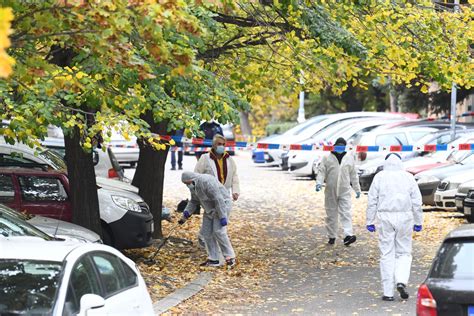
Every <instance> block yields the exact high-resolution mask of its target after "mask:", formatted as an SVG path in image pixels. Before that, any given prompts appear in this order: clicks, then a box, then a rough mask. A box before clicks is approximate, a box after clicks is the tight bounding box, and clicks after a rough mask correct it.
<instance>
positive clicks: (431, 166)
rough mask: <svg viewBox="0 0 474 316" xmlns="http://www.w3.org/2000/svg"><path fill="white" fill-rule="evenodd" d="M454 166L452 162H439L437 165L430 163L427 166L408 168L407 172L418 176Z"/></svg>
mask: <svg viewBox="0 0 474 316" xmlns="http://www.w3.org/2000/svg"><path fill="white" fill-rule="evenodd" d="M449 165H452V163H450V162H437V163H430V164H425V165H419V166H415V167H411V168H406V169H405V170H406V171H408V172H410V173H411V174H418V173H420V172H424V171H429V170H431V169H435V168H438V167H443V166H449Z"/></svg>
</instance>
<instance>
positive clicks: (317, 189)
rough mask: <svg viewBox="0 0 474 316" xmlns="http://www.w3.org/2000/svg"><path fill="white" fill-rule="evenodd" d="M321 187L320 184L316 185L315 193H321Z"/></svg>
mask: <svg viewBox="0 0 474 316" xmlns="http://www.w3.org/2000/svg"><path fill="white" fill-rule="evenodd" d="M321 187H322V186H321V185H320V184H316V192H319V191H321Z"/></svg>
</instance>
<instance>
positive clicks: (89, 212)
mask: <svg viewBox="0 0 474 316" xmlns="http://www.w3.org/2000/svg"><path fill="white" fill-rule="evenodd" d="M64 145H65V148H66V164H67V170H68V177H69V187H70V190H71V192H70V198H71V201H72V214H73V215H72V221H73V222H74V223H75V224H78V225H80V226H83V227H86V228H88V229H90V230H92V231H95V232H96V233H98V234H99V235H102V229H101V224H100V213H99V199H98V197H97V183H96V180H95V171H94V162H93V159H92V152H90V153H88V152H85V151H84V149H83V148H82V147H81V144H80V135H79V129H78V128H77V127H75V128H74V131H73V132H71V133H68V134H65V135H64Z"/></svg>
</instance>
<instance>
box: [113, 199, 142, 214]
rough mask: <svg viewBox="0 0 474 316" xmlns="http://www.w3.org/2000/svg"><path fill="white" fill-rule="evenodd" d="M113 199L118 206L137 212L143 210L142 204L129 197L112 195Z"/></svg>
mask: <svg viewBox="0 0 474 316" xmlns="http://www.w3.org/2000/svg"><path fill="white" fill-rule="evenodd" d="M112 201H114V203H115V205H117V206H118V207H121V208H124V209H126V210H128V211H132V212H137V213H141V211H142V209H141V207H140V205H138V203H137V202H135V201H134V200H132V199H130V198H128V197H124V196H118V195H112Z"/></svg>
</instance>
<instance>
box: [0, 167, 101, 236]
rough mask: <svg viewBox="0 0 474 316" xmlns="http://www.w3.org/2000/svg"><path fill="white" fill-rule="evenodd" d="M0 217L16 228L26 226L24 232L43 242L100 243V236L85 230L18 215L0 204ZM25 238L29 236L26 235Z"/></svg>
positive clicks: (48, 219) (18, 213)
mask: <svg viewBox="0 0 474 316" xmlns="http://www.w3.org/2000/svg"><path fill="white" fill-rule="evenodd" d="M3 179H4V178H3V177H2V176H0V182H1V181H2V180H3ZM2 193H3V192H0V194H2ZM0 200H2V196H0ZM0 216H3V218H5V217H8V218H10V222H14V225H15V226H17V227H25V226H26V228H24V230H25V231H35V234H33V235H31V236H37V237H40V238H43V239H45V240H50V238H54V239H61V240H68V241H80V242H94V243H102V240H101V239H100V236H99V235H97V234H96V233H94V232H93V231H91V230H89V229H87V228H84V227H81V226H79V225H76V224H73V223H68V222H65V221H61V220H58V219H54V218H49V217H43V216H37V215H34V214H27V213H20V212H18V211H15V210H13V209H11V208H9V207H7V206H5V205H3V204H0ZM31 227H34V230H32V229H31ZM22 231H23V229H19V230H14V231H12V232H13V233H15V234H17V233H18V232H19V233H21V232H22ZM37 231H40V232H41V233H38V232H37ZM0 234H1V233H0ZM44 235H46V236H44ZM25 236H30V235H29V234H26V235H25Z"/></svg>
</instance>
